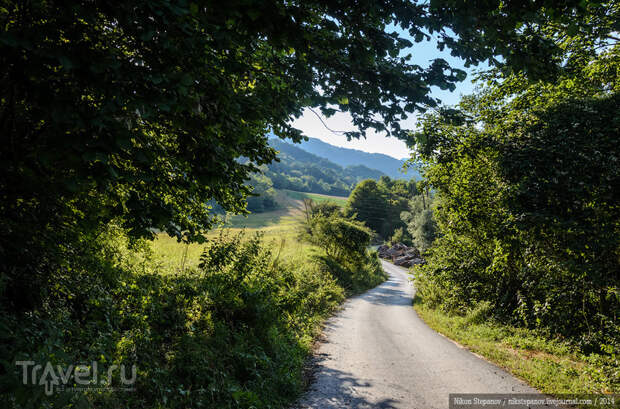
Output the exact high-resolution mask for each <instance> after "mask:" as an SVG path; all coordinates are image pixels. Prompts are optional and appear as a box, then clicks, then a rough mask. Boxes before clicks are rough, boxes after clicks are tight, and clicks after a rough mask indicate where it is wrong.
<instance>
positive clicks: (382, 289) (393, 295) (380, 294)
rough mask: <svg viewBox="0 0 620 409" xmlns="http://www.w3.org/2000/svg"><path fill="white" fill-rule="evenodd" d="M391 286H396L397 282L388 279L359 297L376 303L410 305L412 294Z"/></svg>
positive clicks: (397, 285)
mask: <svg viewBox="0 0 620 409" xmlns="http://www.w3.org/2000/svg"><path fill="white" fill-rule="evenodd" d="M391 287H397V288H398V287H399V283H397V282H395V281H392V280H389V281H387V282H385V283H383V284H381V285H380V286H379V287H377V288H375V289H374V290H371V291H368V292H367V293H366V294H364V295H362V296H360V298H361V299H362V300H365V301H368V302H370V303H372V304H376V305H411V303H412V296H411V294H410V293H408V292H406V291H403V290H401V289H395V288H391Z"/></svg>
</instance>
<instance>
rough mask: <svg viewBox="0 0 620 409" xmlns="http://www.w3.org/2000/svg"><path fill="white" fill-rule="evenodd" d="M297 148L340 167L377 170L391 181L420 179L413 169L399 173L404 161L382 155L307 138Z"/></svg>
mask: <svg viewBox="0 0 620 409" xmlns="http://www.w3.org/2000/svg"><path fill="white" fill-rule="evenodd" d="M299 147H300V148H301V149H303V150H305V151H307V152H310V153H312V154H314V155H317V156H320V157H323V158H326V159H328V160H330V161H332V162H334V163H336V164H338V165H340V166H342V167H347V166H355V165H364V166H367V167H370V168H373V169H377V170H379V171H381V172H383V173H385V174H386V175H388V176H389V177H391V178H392V179H411V178H415V179H420V174H419V173H418V172H417V171H416V170H415V169H409V170H407V173H403V172H401V171H400V168H401V167H402V166H403V164H404V163H405V160H403V159H396V158H393V157H391V156H389V155H384V154H382V153H368V152H364V151H360V150H357V149H349V148H341V147H338V146H334V145H330V144H329V143H326V142H323V141H321V140H320V139H317V138H308V140H307V141H303V142H301V143H300V144H299Z"/></svg>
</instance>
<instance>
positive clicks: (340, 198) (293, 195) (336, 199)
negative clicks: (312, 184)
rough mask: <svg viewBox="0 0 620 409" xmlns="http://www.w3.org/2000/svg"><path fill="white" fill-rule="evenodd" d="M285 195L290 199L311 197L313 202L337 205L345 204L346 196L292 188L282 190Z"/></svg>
mask: <svg viewBox="0 0 620 409" xmlns="http://www.w3.org/2000/svg"><path fill="white" fill-rule="evenodd" d="M282 191H283V192H284V193H286V195H287V196H288V197H290V198H292V199H296V200H303V199H312V200H314V201H315V202H319V203H320V202H326V201H329V202H334V203H336V204H337V205H339V206H341V207H342V206H344V205H345V204H347V199H348V198H346V197H343V196H330V195H322V194H319V193H307V192H296V191H293V190H282Z"/></svg>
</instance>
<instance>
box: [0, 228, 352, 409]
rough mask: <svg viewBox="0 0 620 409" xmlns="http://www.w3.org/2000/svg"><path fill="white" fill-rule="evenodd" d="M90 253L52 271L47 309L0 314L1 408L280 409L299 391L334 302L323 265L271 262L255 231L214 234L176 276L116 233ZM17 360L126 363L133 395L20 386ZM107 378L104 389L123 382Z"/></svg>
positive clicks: (336, 293)
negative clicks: (133, 373) (195, 261)
mask: <svg viewBox="0 0 620 409" xmlns="http://www.w3.org/2000/svg"><path fill="white" fill-rule="evenodd" d="M88 255H89V257H86V253H85V254H84V257H83V259H84V260H83V263H82V264H81V265H80V266H77V265H75V266H72V269H73V271H71V273H70V274H69V273H66V274H64V275H61V274H59V275H58V277H59V279H58V281H57V282H56V283H55V287H54V288H55V293H54V294H50V296H49V297H48V301H49V302H48V303H47V304H46V306H45V308H43V309H41V310H39V311H36V312H32V313H30V314H24V315H20V316H17V315H15V314H9V313H5V312H4V311H3V314H2V316H1V317H0V327H2V328H3V331H2V332H0V337H1V341H2V342H1V343H0V348H1V352H2V357H3V361H2V365H3V371H2V373H1V374H0V384H1V385H2V386H3V387H2V395H1V396H0V399H1V400H2V401H4V402H7V407H9V408H23V407H28V406H34V407H50V408H55V407H65V406H67V405H69V404H78V402H81V404H83V405H87V404H90V405H94V406H96V407H102V408H116V407H119V406H122V407H128V408H138V407H166V408H187V407H209V408H229V407H248V408H249V407H257V408H260V407H273V406H282V405H284V404H287V403H288V402H290V400H291V399H292V398H294V397H295V396H296V394H297V393H298V392H299V391H300V388H301V386H302V385H301V369H302V366H303V363H304V360H305V358H306V355H307V353H308V351H309V347H310V342H311V340H312V338H313V335H315V331H316V330H317V324H319V323H320V322H321V321H322V320H323V319H324V318H325V317H326V316H327V315H328V314H329V313H330V312H331V311H333V309H334V308H335V307H336V306H337V305H338V304H339V303H340V302H342V301H343V299H344V290H343V289H342V287H340V286H339V285H338V284H337V280H336V279H335V278H334V277H333V276H332V274H331V273H330V272H329V270H326V269H325V268H323V266H320V265H318V264H316V263H305V264H302V265H293V264H290V263H287V262H281V261H279V260H277V259H276V258H275V257H273V256H272V252H271V248H270V246H267V245H265V244H263V243H262V240H261V237H260V236H253V237H251V238H249V239H247V238H245V237H244V236H243V235H242V234H241V235H236V236H228V235H222V236H221V237H220V238H219V239H217V240H214V241H211V242H210V243H209V244H208V246H207V248H206V249H205V252H204V254H203V255H202V258H201V264H200V267H199V268H198V269H194V270H191V269H190V270H186V271H185V272H179V273H176V274H172V273H168V272H164V271H160V270H158V267H157V265H155V263H153V262H152V260H151V259H150V254H149V251H148V246H144V243H133V244H132V243H130V242H129V240H127V239H126V236H124V234H123V232H122V230H120V229H118V228H116V227H110V228H108V229H107V230H106V231H104V232H102V233H101V234H100V236H99V241H97V242H96V243H94V244H93V245H92V246H91V248H90V249H89V251H88ZM87 261H88V262H87ZM78 267H79V268H80V270H79V271H77V269H78ZM86 267H89V268H86ZM90 268H92V269H90ZM17 360H33V361H37V363H43V364H45V362H46V361H51V362H52V363H53V364H54V365H61V366H62V367H67V366H68V365H71V364H77V363H84V362H91V361H97V362H100V363H101V362H105V363H106V364H110V365H111V364H116V365H119V364H125V365H128V366H130V365H132V364H136V366H137V377H136V383H135V385H134V386H135V391H134V392H130V393H129V392H126V393H123V392H110V391H96V390H89V391H85V392H83V393H66V392H65V393H57V394H53V395H51V396H46V395H44V394H43V393H42V388H41V387H40V386H39V385H22V384H21V379H22V374H21V368H19V367H17V366H15V361H17ZM100 370H102V369H101V368H100ZM100 375H103V374H100ZM117 378H118V377H115V378H114V379H113V382H112V384H111V385H109V386H122V385H121V383H120V380H119V379H117ZM74 381H75V379H73V378H71V379H70V382H69V386H71V384H73V383H74Z"/></svg>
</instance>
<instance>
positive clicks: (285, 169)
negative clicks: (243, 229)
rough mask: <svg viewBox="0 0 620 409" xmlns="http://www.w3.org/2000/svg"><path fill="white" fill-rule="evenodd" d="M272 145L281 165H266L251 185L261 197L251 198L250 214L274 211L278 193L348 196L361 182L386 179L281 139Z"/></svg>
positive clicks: (375, 172) (276, 163)
mask: <svg viewBox="0 0 620 409" xmlns="http://www.w3.org/2000/svg"><path fill="white" fill-rule="evenodd" d="M269 144H270V145H271V146H272V147H273V148H275V149H277V150H278V151H279V152H280V153H279V154H278V158H279V159H280V161H279V162H272V163H271V164H269V165H263V166H261V171H262V174H254V175H252V179H251V180H250V181H249V184H251V185H252V186H253V187H254V193H255V194H258V195H259V196H254V197H250V198H248V207H247V208H248V210H250V211H251V212H263V211H267V210H272V209H275V208H276V207H277V202H276V200H275V189H289V190H295V191H299V192H311V193H322V194H327V195H334V196H349V194H350V193H351V191H352V190H353V189H354V188H355V185H356V184H357V183H358V182H359V181H361V180H365V179H375V180H378V179H379V178H380V177H381V176H385V173H383V172H381V171H379V170H376V169H371V168H369V167H367V166H364V165H355V166H347V167H345V168H343V167H342V166H339V165H337V164H335V163H333V162H331V161H329V160H327V159H325V158H321V157H319V156H316V155H313V154H311V153H309V152H306V151H305V150H303V149H300V148H298V147H296V146H294V145H291V144H289V143H286V142H284V141H281V140H280V139H276V138H272V139H270V140H269Z"/></svg>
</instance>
